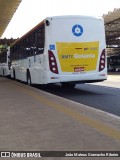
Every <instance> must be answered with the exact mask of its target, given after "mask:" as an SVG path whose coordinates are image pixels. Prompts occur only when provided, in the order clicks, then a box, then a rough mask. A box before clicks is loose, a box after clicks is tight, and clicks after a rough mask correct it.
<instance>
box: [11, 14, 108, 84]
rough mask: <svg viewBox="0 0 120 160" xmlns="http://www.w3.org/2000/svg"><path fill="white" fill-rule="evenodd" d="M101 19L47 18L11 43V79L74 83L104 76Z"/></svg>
mask: <svg viewBox="0 0 120 160" xmlns="http://www.w3.org/2000/svg"><path fill="white" fill-rule="evenodd" d="M105 48H106V44H105V29H104V21H103V19H102V18H95V17H89V16H58V17H49V18H46V19H45V20H44V21H43V22H41V23H40V24H38V25H37V26H36V27H34V28H33V29H32V30H31V31H29V32H28V33H27V34H25V35H24V36H23V37H22V38H20V39H19V40H17V41H16V42H15V43H14V44H13V45H12V46H11V55H12V56H11V57H12V68H11V76H12V77H13V78H16V79H19V80H21V81H25V82H27V83H28V84H31V83H32V84H48V83H61V84H63V85H64V86H72V87H73V86H75V84H77V83H91V82H98V81H103V80H106V79H107V60H106V51H105Z"/></svg>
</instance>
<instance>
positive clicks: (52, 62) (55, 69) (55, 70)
mask: <svg viewBox="0 0 120 160" xmlns="http://www.w3.org/2000/svg"><path fill="white" fill-rule="evenodd" d="M48 56H49V67H50V71H51V72H53V73H55V74H58V67H57V62H56V58H55V56H54V54H53V52H52V51H50V50H48Z"/></svg>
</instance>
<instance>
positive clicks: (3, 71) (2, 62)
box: [0, 47, 11, 77]
mask: <svg viewBox="0 0 120 160" xmlns="http://www.w3.org/2000/svg"><path fill="white" fill-rule="evenodd" d="M10 65H11V62H10V47H8V48H7V49H5V50H3V51H2V52H1V53H0V75H1V76H4V77H5V76H10Z"/></svg>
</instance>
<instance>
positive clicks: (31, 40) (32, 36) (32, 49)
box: [30, 33, 35, 56]
mask: <svg viewBox="0 0 120 160" xmlns="http://www.w3.org/2000/svg"><path fill="white" fill-rule="evenodd" d="M34 48H35V34H34V33H32V34H31V36H30V56H34Z"/></svg>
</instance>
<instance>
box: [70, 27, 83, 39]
mask: <svg viewBox="0 0 120 160" xmlns="http://www.w3.org/2000/svg"><path fill="white" fill-rule="evenodd" d="M72 33H73V34H74V35H75V36H81V35H82V34H83V27H82V26H81V25H79V24H76V25H74V26H73V27H72Z"/></svg>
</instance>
